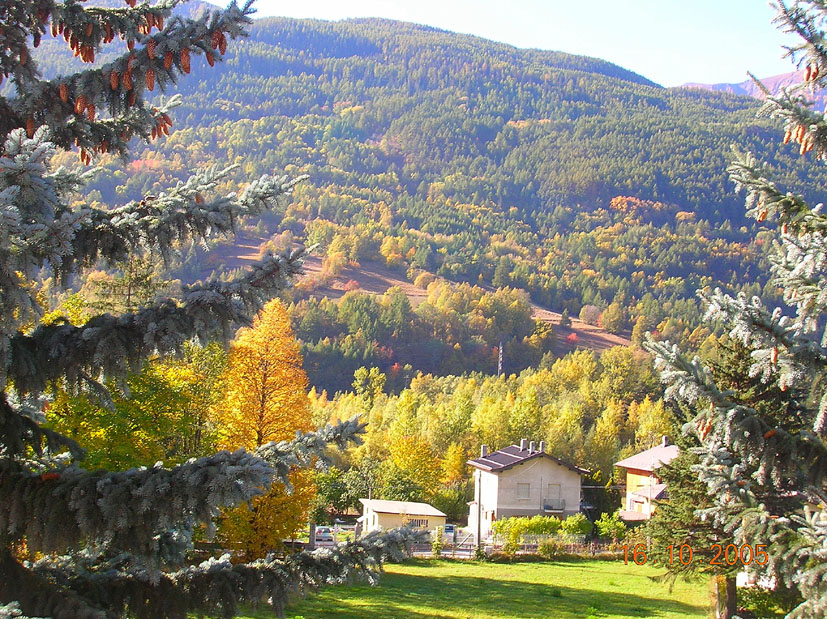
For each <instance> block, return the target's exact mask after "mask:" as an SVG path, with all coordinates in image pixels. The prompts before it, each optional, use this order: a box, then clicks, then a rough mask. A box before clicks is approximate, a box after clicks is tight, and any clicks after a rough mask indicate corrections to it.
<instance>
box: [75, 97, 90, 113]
mask: <svg viewBox="0 0 827 619" xmlns="http://www.w3.org/2000/svg"><path fill="white" fill-rule="evenodd" d="M87 103H88V99H87V98H86V95H80V96H79V97H78V98H77V100H76V101H75V114H83V110H85V109H86V105H87Z"/></svg>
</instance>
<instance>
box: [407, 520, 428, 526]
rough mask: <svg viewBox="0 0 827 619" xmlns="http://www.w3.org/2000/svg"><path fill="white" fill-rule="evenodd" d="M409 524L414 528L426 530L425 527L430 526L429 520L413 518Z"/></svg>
mask: <svg viewBox="0 0 827 619" xmlns="http://www.w3.org/2000/svg"><path fill="white" fill-rule="evenodd" d="M408 524H409V525H411V526H412V527H419V528H425V527H427V526H428V519H427V518H411V519H410V520H409V521H408Z"/></svg>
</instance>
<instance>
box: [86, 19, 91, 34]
mask: <svg viewBox="0 0 827 619" xmlns="http://www.w3.org/2000/svg"><path fill="white" fill-rule="evenodd" d="M86 36H87V37H91V36H92V24H91V22H90V23H88V24H86Z"/></svg>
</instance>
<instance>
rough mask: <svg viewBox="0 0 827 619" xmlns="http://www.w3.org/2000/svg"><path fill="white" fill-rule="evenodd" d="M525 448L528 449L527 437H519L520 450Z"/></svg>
mask: <svg viewBox="0 0 827 619" xmlns="http://www.w3.org/2000/svg"><path fill="white" fill-rule="evenodd" d="M526 449H528V439H527V438H521V439H520V451H525V450H526Z"/></svg>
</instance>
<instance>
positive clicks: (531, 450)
mask: <svg viewBox="0 0 827 619" xmlns="http://www.w3.org/2000/svg"><path fill="white" fill-rule="evenodd" d="M528 453H532V454H533V453H534V441H531V442H530V443H529V444H528Z"/></svg>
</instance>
